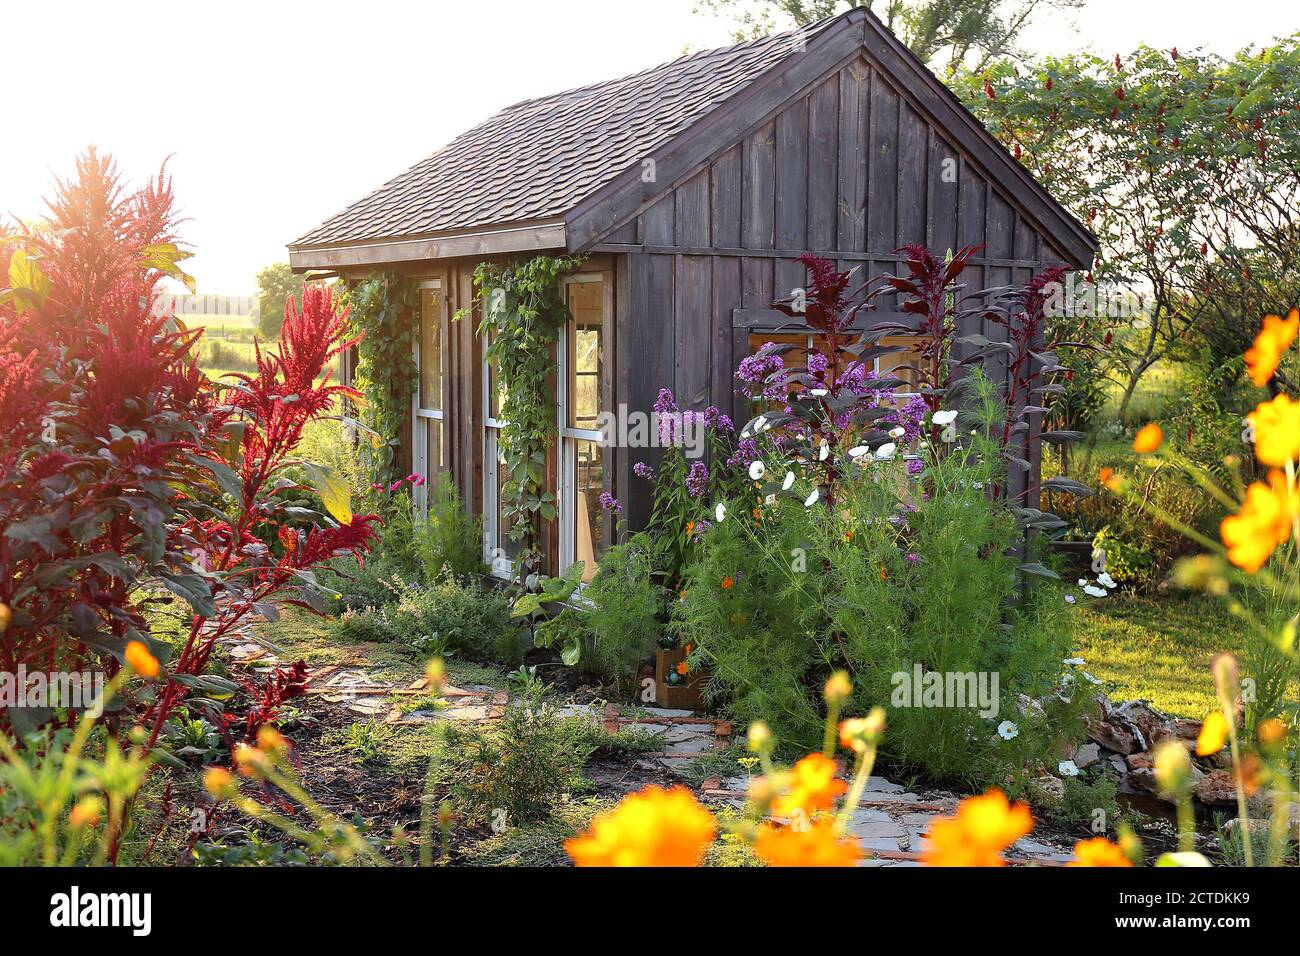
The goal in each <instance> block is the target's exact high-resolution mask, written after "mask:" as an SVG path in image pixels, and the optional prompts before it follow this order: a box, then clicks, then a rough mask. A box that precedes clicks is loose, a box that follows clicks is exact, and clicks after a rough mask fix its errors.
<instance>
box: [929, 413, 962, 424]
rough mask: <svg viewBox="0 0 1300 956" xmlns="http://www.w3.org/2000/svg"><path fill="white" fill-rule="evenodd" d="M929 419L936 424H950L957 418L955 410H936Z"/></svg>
mask: <svg viewBox="0 0 1300 956" xmlns="http://www.w3.org/2000/svg"><path fill="white" fill-rule="evenodd" d="M930 420H931V421H932V422H934V423H935V424H936V425H951V424H952V423H953V422H955V421H956V420H957V413H956V412H955V411H946V412H945V411H938V412H935V413H934V415H933V416H932V417H931V419H930Z"/></svg>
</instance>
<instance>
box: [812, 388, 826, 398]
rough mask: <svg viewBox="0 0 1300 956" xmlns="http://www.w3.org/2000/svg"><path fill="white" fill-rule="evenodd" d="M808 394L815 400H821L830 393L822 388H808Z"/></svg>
mask: <svg viewBox="0 0 1300 956" xmlns="http://www.w3.org/2000/svg"><path fill="white" fill-rule="evenodd" d="M808 394H809V395H813V396H815V397H817V398H822V397H823V396H825V395H829V394H830V392H828V391H826V389H824V388H810V389H809V390H808Z"/></svg>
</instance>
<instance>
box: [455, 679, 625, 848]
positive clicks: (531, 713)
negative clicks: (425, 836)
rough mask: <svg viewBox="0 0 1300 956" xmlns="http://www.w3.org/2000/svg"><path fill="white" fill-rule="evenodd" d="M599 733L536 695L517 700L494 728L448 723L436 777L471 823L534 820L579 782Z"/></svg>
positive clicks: (493, 824) (494, 824) (588, 722)
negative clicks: (445, 783)
mask: <svg viewBox="0 0 1300 956" xmlns="http://www.w3.org/2000/svg"><path fill="white" fill-rule="evenodd" d="M600 732H601V731H600V727H599V726H597V725H595V724H594V723H593V722H592V721H591V720H590V719H588V718H583V717H568V718H561V717H560V716H558V715H557V714H556V713H555V711H554V710H553V709H552V708H551V707H550V706H549V705H546V704H541V703H540V702H539V701H538V699H537V698H536V697H534V698H533V699H531V700H530V699H523V700H515V701H513V702H511V703H510V704H509V705H508V706H507V707H506V711H505V714H504V715H502V717H501V720H500V721H499V722H498V723H497V724H496V725H495V726H487V727H484V726H480V725H474V724H468V725H456V724H448V725H447V726H446V729H445V731H444V733H445V735H446V736H445V741H446V744H447V746H446V756H445V758H444V760H443V764H442V766H441V768H440V774H441V775H442V776H443V777H444V779H449V780H450V782H451V790H452V796H453V799H454V800H455V802H456V804H457V805H458V806H459V808H460V809H461V812H462V813H463V814H464V815H465V816H467V817H468V818H469V820H470V822H471V823H472V824H476V825H480V826H491V827H493V828H494V829H497V828H499V827H500V825H502V824H505V825H510V826H514V825H517V824H520V823H530V822H535V821H538V820H542V819H545V818H546V817H547V816H548V815H549V814H550V812H551V808H552V807H553V806H554V805H555V804H556V803H557V802H558V801H559V799H560V797H561V795H562V794H564V793H566V792H569V791H571V790H572V789H573V788H574V787H575V785H577V784H579V783H580V782H581V772H582V768H583V766H584V765H585V764H586V762H587V759H588V758H589V757H590V756H591V754H592V753H593V752H594V751H595V749H596V743H595V735H598V734H599V733H600Z"/></svg>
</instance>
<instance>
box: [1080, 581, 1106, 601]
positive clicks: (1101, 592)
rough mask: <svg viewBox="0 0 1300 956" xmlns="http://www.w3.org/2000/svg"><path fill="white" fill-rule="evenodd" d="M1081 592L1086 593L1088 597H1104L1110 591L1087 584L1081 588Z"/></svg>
mask: <svg viewBox="0 0 1300 956" xmlns="http://www.w3.org/2000/svg"><path fill="white" fill-rule="evenodd" d="M1083 593H1084V594H1086V595H1088V597H1095V598H1104V597H1105V596H1106V595H1107V594H1109V593H1110V592H1109V591H1107V590H1106V589H1105V588H1099V587H1095V586H1093V585H1091V584H1089V585H1088V586H1087V587H1085V588H1084V589H1083Z"/></svg>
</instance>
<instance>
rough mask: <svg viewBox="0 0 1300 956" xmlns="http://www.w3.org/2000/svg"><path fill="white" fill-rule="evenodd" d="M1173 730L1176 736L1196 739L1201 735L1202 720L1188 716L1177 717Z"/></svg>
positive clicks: (1184, 738)
mask: <svg viewBox="0 0 1300 956" xmlns="http://www.w3.org/2000/svg"><path fill="white" fill-rule="evenodd" d="M1173 731H1174V736H1175V737H1181V738H1182V739H1183V740H1195V739H1196V738H1197V737H1199V736H1201V722H1200V721H1199V720H1191V719H1189V718H1187V717H1175V718H1174V720H1173Z"/></svg>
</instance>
